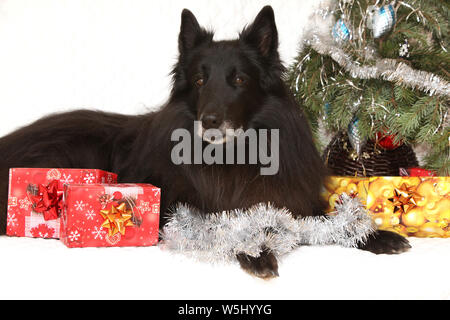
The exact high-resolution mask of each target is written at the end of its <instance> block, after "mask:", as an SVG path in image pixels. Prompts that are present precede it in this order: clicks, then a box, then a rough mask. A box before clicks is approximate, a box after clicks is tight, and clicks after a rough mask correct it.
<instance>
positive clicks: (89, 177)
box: [83, 173, 95, 184]
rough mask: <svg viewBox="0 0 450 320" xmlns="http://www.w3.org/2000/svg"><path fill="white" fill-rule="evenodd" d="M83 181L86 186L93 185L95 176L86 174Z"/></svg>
mask: <svg viewBox="0 0 450 320" xmlns="http://www.w3.org/2000/svg"><path fill="white" fill-rule="evenodd" d="M83 180H84V182H85V183H86V184H91V183H94V181H95V176H94V174H93V173H86V176H85V177H84V178H83Z"/></svg>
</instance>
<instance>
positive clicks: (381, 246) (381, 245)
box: [358, 230, 411, 254]
mask: <svg viewBox="0 0 450 320" xmlns="http://www.w3.org/2000/svg"><path fill="white" fill-rule="evenodd" d="M410 248H411V245H410V244H409V241H408V240H407V239H406V238H404V237H402V236H401V235H399V234H397V233H395V232H391V231H383V230H376V231H375V232H374V233H372V234H371V235H369V237H368V238H367V240H366V241H365V242H364V243H360V244H359V245H358V249H361V250H366V251H370V252H372V253H375V254H383V253H384V254H398V253H402V252H405V251H408V250H409V249H410Z"/></svg>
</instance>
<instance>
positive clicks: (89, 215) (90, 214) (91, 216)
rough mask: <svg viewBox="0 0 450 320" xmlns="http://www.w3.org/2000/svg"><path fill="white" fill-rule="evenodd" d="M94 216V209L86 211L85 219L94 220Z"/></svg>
mask: <svg viewBox="0 0 450 320" xmlns="http://www.w3.org/2000/svg"><path fill="white" fill-rule="evenodd" d="M94 217H95V211H94V210H88V211H86V220H94Z"/></svg>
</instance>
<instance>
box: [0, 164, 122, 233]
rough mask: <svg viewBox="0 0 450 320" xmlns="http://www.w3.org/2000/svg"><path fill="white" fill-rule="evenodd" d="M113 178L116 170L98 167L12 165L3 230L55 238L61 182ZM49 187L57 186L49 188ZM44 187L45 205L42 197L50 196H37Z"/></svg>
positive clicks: (99, 181) (110, 179)
mask: <svg viewBox="0 0 450 320" xmlns="http://www.w3.org/2000/svg"><path fill="white" fill-rule="evenodd" d="M115 182H117V175H116V174H115V173H111V172H106V171H103V170H97V169H48V168H47V169H45V168H12V169H10V170H9V192H8V209H7V210H8V212H7V228H6V233H7V235H9V236H18V237H34V238H56V239H58V238H59V236H60V218H59V217H57V214H59V213H60V211H61V210H60V209H61V208H62V204H61V203H60V201H59V199H61V195H62V193H63V191H64V189H63V188H64V184H66V183H79V184H92V183H115ZM52 187H55V189H56V190H54V189H53V190H50V189H52ZM43 189H47V190H48V191H49V193H50V201H47V204H46V205H49V207H47V208H45V205H43V204H44V203H46V201H44V200H49V199H48V198H47V199H45V196H43V197H39V191H42V190H43ZM55 191H56V192H55ZM53 193H54V194H53ZM52 195H53V196H54V197H53V198H52ZM55 197H58V198H57V199H58V201H55ZM39 198H40V199H41V200H42V201H41V202H40V201H39ZM55 212H56V213H57V214H56V219H54V218H55ZM46 219H47V220H46Z"/></svg>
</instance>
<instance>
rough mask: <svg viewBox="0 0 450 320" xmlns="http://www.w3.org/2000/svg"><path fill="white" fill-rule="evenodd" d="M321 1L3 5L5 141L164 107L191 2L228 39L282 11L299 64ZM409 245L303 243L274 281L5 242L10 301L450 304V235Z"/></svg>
mask: <svg viewBox="0 0 450 320" xmlns="http://www.w3.org/2000/svg"><path fill="white" fill-rule="evenodd" d="M317 2H318V1H314V0H278V1H259V0H247V1H237V0H215V1H211V0H195V1H194V0H192V1H175V0H169V1H167V0H166V1H150V0H127V1H115V0H108V1H106V0H89V1H85V0H72V1H68V0H54V1H50V0H30V1H25V0H11V1H5V0H3V1H1V0H0V110H1V111H0V115H1V117H0V136H2V135H4V134H6V133H8V132H10V131H11V130H13V129H15V128H17V127H19V126H22V125H25V124H27V123H29V122H30V121H33V120H35V119H37V118H39V117H41V116H43V115H45V114H48V113H51V112H58V111H64V110H69V109H76V108H90V109H99V110H107V111H113V112H122V113H130V114H134V113H141V112H145V111H147V110H149V109H152V108H156V107H158V106H159V105H160V104H162V103H163V102H164V101H165V99H166V98H167V96H168V93H169V84H170V78H169V77H168V74H169V72H170V70H171V68H172V66H173V64H174V63H175V61H176V58H177V36H178V30H179V20H180V13H181V10H182V8H184V7H186V8H189V9H191V10H192V11H193V12H194V14H195V15H196V16H197V18H198V20H199V22H200V23H201V24H202V25H205V26H209V27H212V28H214V29H215V30H217V34H216V39H229V38H232V37H235V36H236V35H237V33H238V32H239V31H240V30H241V29H242V27H243V26H244V25H245V24H246V23H249V22H251V21H252V19H253V18H254V17H255V16H256V14H257V13H258V11H259V10H260V9H261V8H262V6H263V5H265V4H272V6H273V7H274V9H275V14H276V19H277V23H278V28H279V32H280V51H281V56H282V58H283V60H284V61H285V62H286V63H290V62H291V61H292V59H293V57H294V56H295V55H296V51H297V46H298V43H299V40H300V39H301V37H302V30H303V27H304V26H306V25H308V23H307V17H308V15H309V14H310V13H311V12H312V10H313V5H312V4H313V3H317ZM0 156H1V155H0ZM411 241H412V245H413V248H412V249H411V251H410V252H408V253H405V254H402V255H399V256H386V255H382V256H376V255H373V254H371V253H368V252H362V251H358V250H354V249H345V248H339V247H335V246H325V247H302V248H300V249H298V250H296V251H295V252H293V253H292V254H290V255H289V256H287V257H285V258H284V259H282V261H281V262H280V275H281V277H280V278H278V279H275V280H273V281H270V282H267V281H263V280H260V279H255V278H252V277H250V276H248V275H247V274H245V273H244V272H242V271H241V270H240V269H239V266H238V265H236V264H232V265H219V266H211V265H208V264H204V263H198V262H195V261H192V260H189V259H186V258H184V257H183V256H179V255H171V254H169V253H168V252H165V251H162V250H161V249H160V248H159V247H151V248H99V249H97V248H88V249H67V248H65V247H64V246H63V245H62V243H60V242H59V241H57V240H42V239H26V238H9V237H5V236H3V237H0V259H1V261H2V263H1V264H0V275H1V277H0V298H125V299H126V298H138V299H139V298H156V299H158V298H160V299H170V298H177V299H188V298H191V299H214V298H234V299H260V298H261V299H277V298H280V299H282V298H284V299H299V298H304V299H314V298H322V299H330V298H338V299H339V298H342V299H346V298H356V299H364V298H379V299H389V298H419V299H420V298H446V299H450V278H449V276H448V266H449V265H450V239H417V238H413V239H411ZM50 272H51V273H52V275H49V273H50ZM118 274H119V278H120V279H119V281H113V280H112V279H117V275H118ZM380 307H381V306H380Z"/></svg>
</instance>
